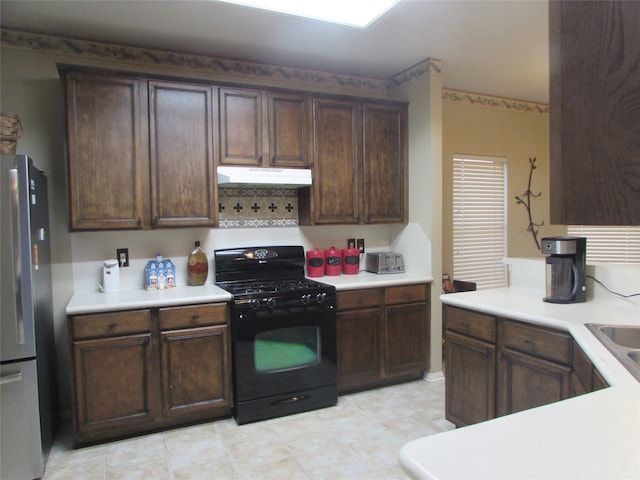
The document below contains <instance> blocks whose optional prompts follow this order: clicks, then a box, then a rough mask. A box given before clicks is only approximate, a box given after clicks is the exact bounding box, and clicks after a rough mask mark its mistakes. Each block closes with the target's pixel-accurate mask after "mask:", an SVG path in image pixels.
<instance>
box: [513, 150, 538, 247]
mask: <svg viewBox="0 0 640 480" xmlns="http://www.w3.org/2000/svg"><path fill="white" fill-rule="evenodd" d="M529 167H530V169H529V185H528V186H527V190H526V191H525V192H524V193H523V194H522V195H521V196H518V195H516V201H517V202H518V205H524V208H526V209H527V214H528V215H529V226H528V227H527V232H531V235H532V236H533V240H534V242H536V247H538V250H540V242H539V241H538V230H537V227H541V226H543V225H544V221H542V222H541V223H535V222H534V221H533V216H532V214H531V198H537V197H539V196H541V195H542V193H537V194H535V193H533V192H532V191H531V179H532V178H533V171H534V170H535V169H536V157H533V158H529Z"/></svg>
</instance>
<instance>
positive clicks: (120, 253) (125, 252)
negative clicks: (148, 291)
mask: <svg viewBox="0 0 640 480" xmlns="http://www.w3.org/2000/svg"><path fill="white" fill-rule="evenodd" d="M116 258H117V259H118V265H120V268H124V267H128V266H129V249H128V248H119V249H117V250H116Z"/></svg>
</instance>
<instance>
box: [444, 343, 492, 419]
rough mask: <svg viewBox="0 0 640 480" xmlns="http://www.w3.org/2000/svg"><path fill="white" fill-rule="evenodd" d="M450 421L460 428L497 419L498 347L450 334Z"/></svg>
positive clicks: (447, 353)
mask: <svg viewBox="0 0 640 480" xmlns="http://www.w3.org/2000/svg"><path fill="white" fill-rule="evenodd" d="M445 366H446V369H447V374H446V377H445V382H446V385H445V386H446V389H445V397H446V398H445V403H446V418H447V420H449V421H450V422H453V423H455V424H456V425H457V426H463V425H471V424H473V423H478V422H483V421H485V420H489V419H490V418H493V417H495V411H496V346H495V345H493V344H491V343H488V342H485V341H482V340H477V339H474V338H471V337H468V336H466V335H461V334H459V333H455V332H451V331H450V332H447V340H446V348H445Z"/></svg>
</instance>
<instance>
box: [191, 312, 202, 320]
mask: <svg viewBox="0 0 640 480" xmlns="http://www.w3.org/2000/svg"><path fill="white" fill-rule="evenodd" d="M199 318H200V315H198V314H197V313H194V314H193V315H191V320H193V321H194V322H195V321H196V320H198V319H199Z"/></svg>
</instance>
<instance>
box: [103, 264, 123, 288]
mask: <svg viewBox="0 0 640 480" xmlns="http://www.w3.org/2000/svg"><path fill="white" fill-rule="evenodd" d="M118 290H120V267H119V266H118V260H116V259H115V258H112V259H109V260H105V261H104V266H103V267H102V291H103V292H104V293H113V292H117V291H118Z"/></svg>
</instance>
